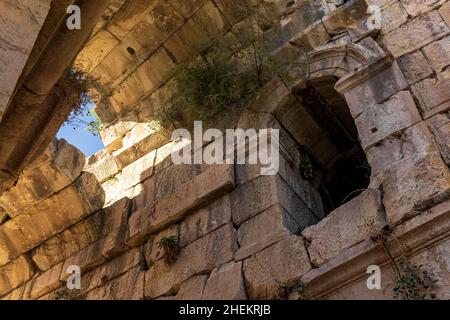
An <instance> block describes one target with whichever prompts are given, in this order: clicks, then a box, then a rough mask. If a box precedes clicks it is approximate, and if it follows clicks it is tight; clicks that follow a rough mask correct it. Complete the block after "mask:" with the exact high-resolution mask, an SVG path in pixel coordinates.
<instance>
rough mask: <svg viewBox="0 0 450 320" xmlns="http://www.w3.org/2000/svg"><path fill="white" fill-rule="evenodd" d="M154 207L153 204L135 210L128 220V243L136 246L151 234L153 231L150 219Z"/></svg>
mask: <svg viewBox="0 0 450 320" xmlns="http://www.w3.org/2000/svg"><path fill="white" fill-rule="evenodd" d="M153 211H154V208H153V207H152V206H144V207H140V208H138V209H137V211H136V212H133V214H132V215H131V217H130V219H129V220H128V232H127V236H126V244H127V245H128V246H130V247H135V246H138V245H141V244H142V243H144V242H145V241H146V240H147V239H148V236H149V234H150V233H151V232H152V225H151V224H150V219H151V216H152V213H153Z"/></svg>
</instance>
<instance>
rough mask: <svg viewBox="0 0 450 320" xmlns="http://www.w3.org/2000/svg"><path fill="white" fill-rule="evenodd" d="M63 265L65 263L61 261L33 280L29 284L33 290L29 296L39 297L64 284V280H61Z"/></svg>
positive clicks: (32, 297)
mask: <svg viewBox="0 0 450 320" xmlns="http://www.w3.org/2000/svg"><path fill="white" fill-rule="evenodd" d="M62 266H63V263H62V262H61V263H59V264H57V265H55V266H54V267H52V268H50V269H49V270H47V271H46V272H44V273H42V274H40V275H39V276H38V277H36V278H34V279H33V280H31V282H30V284H29V287H30V289H31V290H30V292H29V293H27V297H29V298H31V299H37V298H39V297H42V296H43V295H45V294H47V293H49V292H51V291H53V290H56V289H58V288H59V287H60V286H61V285H62V282H61V281H60V280H59V277H60V275H61V271H62Z"/></svg>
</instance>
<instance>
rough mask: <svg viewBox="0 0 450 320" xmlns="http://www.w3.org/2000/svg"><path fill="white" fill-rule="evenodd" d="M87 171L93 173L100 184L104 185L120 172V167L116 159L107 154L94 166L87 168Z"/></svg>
mask: <svg viewBox="0 0 450 320" xmlns="http://www.w3.org/2000/svg"><path fill="white" fill-rule="evenodd" d="M86 171H88V172H90V173H92V174H93V175H94V176H95V177H96V178H97V180H98V182H99V183H103V182H105V181H106V180H108V179H111V178H112V177H114V176H115V175H116V174H117V173H118V172H119V166H118V165H117V162H116V160H115V159H114V157H113V156H112V155H111V154H107V155H105V156H103V157H101V159H100V160H98V161H96V162H95V163H94V164H92V165H90V166H87V167H86Z"/></svg>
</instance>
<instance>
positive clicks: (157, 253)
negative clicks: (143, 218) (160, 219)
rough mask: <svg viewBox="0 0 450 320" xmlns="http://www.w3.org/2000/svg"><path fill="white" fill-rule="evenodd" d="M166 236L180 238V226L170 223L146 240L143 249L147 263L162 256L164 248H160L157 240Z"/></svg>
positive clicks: (151, 262) (152, 262) (150, 263)
mask: <svg viewBox="0 0 450 320" xmlns="http://www.w3.org/2000/svg"><path fill="white" fill-rule="evenodd" d="M167 237H176V239H177V241H179V239H180V226H179V225H178V224H176V225H172V226H170V227H169V228H167V229H165V230H163V231H161V232H158V233H157V234H155V236H154V237H153V238H152V241H148V242H147V245H146V249H145V259H146V261H147V263H148V264H149V265H152V264H154V263H155V262H156V261H158V260H160V259H162V258H163V256H164V249H163V248H160V246H159V241H160V240H162V239H163V238H167Z"/></svg>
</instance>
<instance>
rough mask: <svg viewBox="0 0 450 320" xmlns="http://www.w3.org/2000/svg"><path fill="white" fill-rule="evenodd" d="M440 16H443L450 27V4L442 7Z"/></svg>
mask: <svg viewBox="0 0 450 320" xmlns="http://www.w3.org/2000/svg"><path fill="white" fill-rule="evenodd" d="M439 14H440V15H441V16H442V19H444V21H445V23H447V25H448V26H449V27H450V4H449V3H448V2H446V3H445V4H443V5H442V7H441V8H440V9H439Z"/></svg>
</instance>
